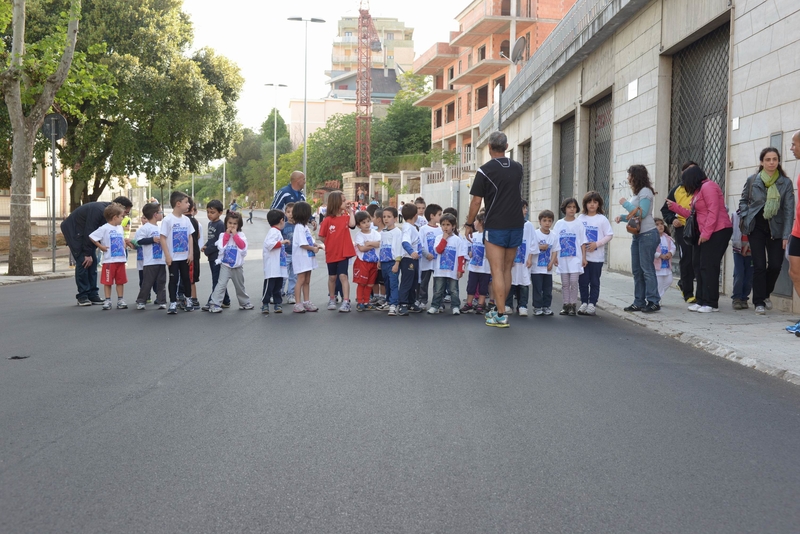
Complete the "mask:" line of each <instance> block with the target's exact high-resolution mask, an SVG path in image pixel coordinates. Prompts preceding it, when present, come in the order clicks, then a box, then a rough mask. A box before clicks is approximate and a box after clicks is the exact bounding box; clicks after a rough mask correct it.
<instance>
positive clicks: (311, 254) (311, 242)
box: [306, 228, 317, 258]
mask: <svg viewBox="0 0 800 534" xmlns="http://www.w3.org/2000/svg"><path fill="white" fill-rule="evenodd" d="M306 242H307V243H308V245H309V246H311V247H313V246H314V238H313V237H311V232H309V230H308V228H306ZM307 252H308V257H309V258H313V257H314V256H316V255H317V254H316V253H315V252H314V251H313V250H309V251H307Z"/></svg>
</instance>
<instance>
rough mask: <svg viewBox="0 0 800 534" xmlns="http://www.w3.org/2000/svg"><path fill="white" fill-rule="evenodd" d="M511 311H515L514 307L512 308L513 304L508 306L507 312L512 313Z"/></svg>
mask: <svg viewBox="0 0 800 534" xmlns="http://www.w3.org/2000/svg"><path fill="white" fill-rule="evenodd" d="M511 313H514V308H512V307H511V306H506V314H511Z"/></svg>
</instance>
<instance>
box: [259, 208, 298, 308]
mask: <svg viewBox="0 0 800 534" xmlns="http://www.w3.org/2000/svg"><path fill="white" fill-rule="evenodd" d="M267 222H268V223H269V231H268V232H267V236H266V237H265V238H264V247H263V249H262V251H261V256H262V259H263V260H264V289H263V290H262V293H261V313H263V314H264V315H268V314H269V301H270V299H272V304H273V306H274V308H273V309H274V311H275V313H283V306H282V304H283V299H282V298H281V288H283V281H284V280H285V279H286V278H287V277H288V276H289V269H288V265H287V263H288V262H287V261H286V246H287V245H289V244H290V243H291V241H289V240H288V239H284V238H283V226H284V225H285V224H286V216H285V215H284V213H283V212H282V211H281V210H269V212H267Z"/></svg>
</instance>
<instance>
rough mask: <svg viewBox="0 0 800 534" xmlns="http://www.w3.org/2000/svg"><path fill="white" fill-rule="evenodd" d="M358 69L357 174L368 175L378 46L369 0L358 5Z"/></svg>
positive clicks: (378, 41) (364, 0) (379, 44)
mask: <svg viewBox="0 0 800 534" xmlns="http://www.w3.org/2000/svg"><path fill="white" fill-rule="evenodd" d="M358 13H359V16H358V71H357V72H356V176H358V177H365V178H369V174H370V143H371V139H370V133H371V126H372V52H373V51H375V52H379V51H380V50H381V42H380V39H379V38H378V32H377V31H375V24H374V23H373V22H372V16H371V15H370V14H369V1H368V0H361V4H360V6H359V9H358Z"/></svg>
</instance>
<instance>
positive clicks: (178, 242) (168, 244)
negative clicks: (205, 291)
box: [161, 191, 195, 315]
mask: <svg viewBox="0 0 800 534" xmlns="http://www.w3.org/2000/svg"><path fill="white" fill-rule="evenodd" d="M169 203H170V205H171V206H172V213H170V214H169V215H167V216H166V217H164V220H163V221H161V248H162V249H163V251H164V261H165V262H166V264H167V267H169V309H168V310H167V313H168V314H170V315H174V314H176V313H178V278H180V283H181V287H182V291H180V293H181V294H183V295H184V296H186V295H189V296H191V294H192V278H191V276H190V274H189V264H190V263H192V262H193V261H194V259H195V258H194V247H193V246H192V240H191V235H192V234H193V233H194V227H193V226H192V222H191V221H190V220H189V217H187V216H186V214H187V213H188V212H189V207H190V202H189V197H188V196H187V195H186V194H185V193H182V192H181V191H173V192H172V194H171V195H170V197H169ZM184 298H185V297H184ZM182 304H184V305H183V309H184V310H185V311H187V312H190V311H193V310H194V307H193V306H191V305H190V306H186V305H185V303H182Z"/></svg>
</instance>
